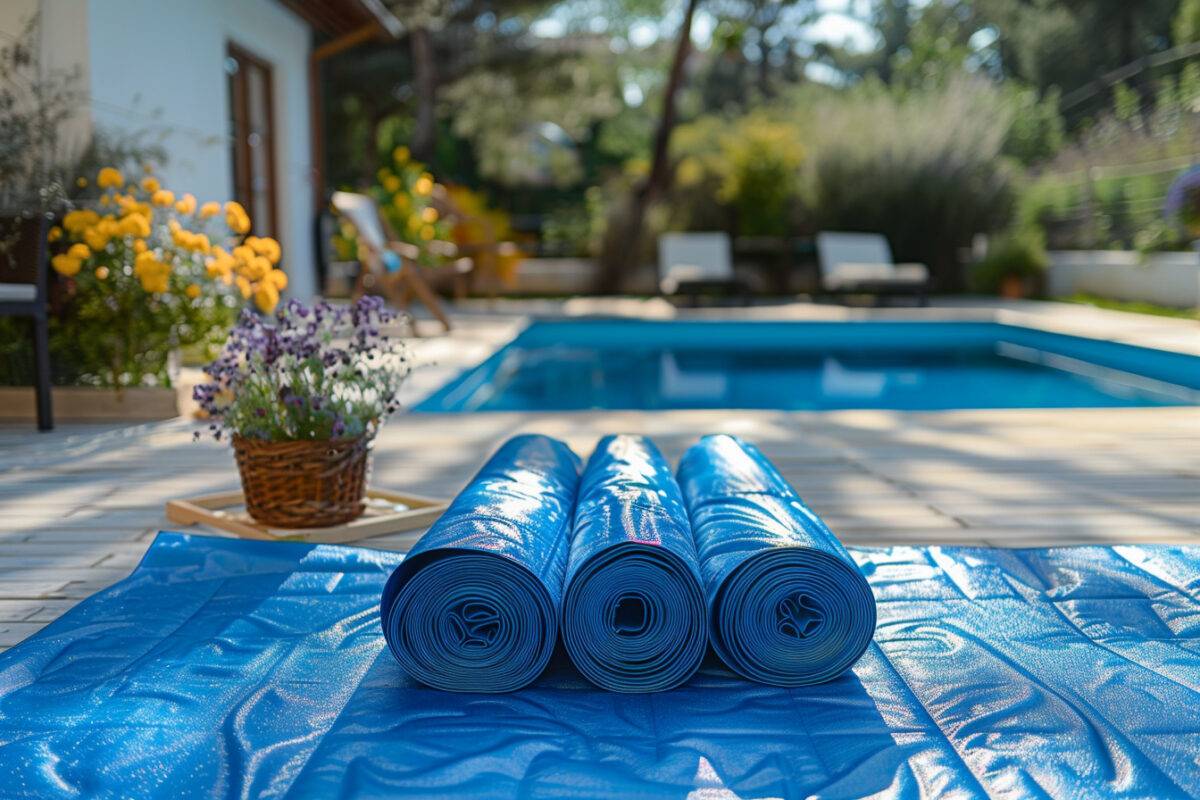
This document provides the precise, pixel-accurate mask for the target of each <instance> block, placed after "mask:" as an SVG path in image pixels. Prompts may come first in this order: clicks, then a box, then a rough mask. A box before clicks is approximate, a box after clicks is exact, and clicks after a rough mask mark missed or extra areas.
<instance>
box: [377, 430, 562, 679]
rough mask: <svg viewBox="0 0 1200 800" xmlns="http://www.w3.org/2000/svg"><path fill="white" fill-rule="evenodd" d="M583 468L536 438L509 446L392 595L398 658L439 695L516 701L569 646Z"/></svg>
mask: <svg viewBox="0 0 1200 800" xmlns="http://www.w3.org/2000/svg"><path fill="white" fill-rule="evenodd" d="M579 467H580V461H579V457H578V456H576V455H575V454H574V453H573V452H571V449H570V448H569V447H567V446H566V445H565V444H563V443H562V442H560V441H557V440H555V439H551V438H549V437H546V436H540V435H535V434H530V435H523V436H517V437H514V438H512V439H510V440H509V441H508V442H506V443H505V444H504V445H503V446H502V447H501V448H500V449H499V450H498V451H496V454H495V455H493V456H492V457H491V459H490V460H489V461H488V462H487V463H486V464H485V465H484V466H483V468H482V469H480V470H479V473H478V474H477V475H476V476H475V477H474V478H473V479H471V482H470V483H469V484H468V485H467V487H466V488H465V489H463V490H462V492H461V493H460V494H459V495H458V497H456V498H455V499H454V502H452V503H451V504H450V507H449V508H448V509H447V510H446V513H445V514H443V515H442V516H441V518H440V519H438V521H437V522H435V523H434V525H433V527H431V528H430V529H429V531H428V532H427V533H426V534H425V535H424V536H422V537H421V539H420V541H418V542H417V544H416V546H415V547H413V549H412V550H410V551H409V553H408V555H407V556H406V557H405V559H404V561H403V562H402V563H401V564H400V566H398V567H397V568H396V570H395V571H394V572H393V573H392V575H391V577H390V578H388V581H387V584H386V586H385V587H384V590H383V602H382V605H381V607H380V616H381V618H382V622H383V635H384V637H385V638H386V639H387V643H388V647H390V648H391V651H392V653H393V654H394V655H395V656H396V659H397V660H398V661H399V662H400V665H401V666H402V667H403V668H404V671H405V672H407V673H408V674H409V675H411V676H412V677H413V678H416V679H417V680H419V681H421V682H422V683H424V684H426V685H428V686H432V687H433V688H435V689H442V690H445V691H451V692H509V691H513V690H516V689H520V688H521V687H523V686H526V685H528V684H529V683H532V682H533V681H534V680H535V679H536V678H537V677H538V675H540V674H541V673H542V670H544V669H545V667H546V664H547V663H548V662H549V660H550V656H551V655H552V654H553V652H554V646H555V643H556V641H557V639H558V620H559V609H560V602H561V598H562V589H563V573H564V571H565V569H566V565H567V546H568V542H567V539H568V534H569V532H570V529H571V514H572V510H573V509H574V506H575V494H576V492H577V490H578V488H579Z"/></svg>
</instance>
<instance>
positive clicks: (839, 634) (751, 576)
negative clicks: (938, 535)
mask: <svg viewBox="0 0 1200 800" xmlns="http://www.w3.org/2000/svg"><path fill="white" fill-rule="evenodd" d="M679 483H680V485H681V486H682V487H683V494H684V498H685V500H686V502H687V507H688V513H689V514H690V515H691V521H692V532H693V534H694V535H695V537H696V549H697V550H698V551H699V554H700V570H701V573H702V574H703V576H704V588H705V592H706V593H707V595H708V614H709V624H710V630H709V639H710V641H711V642H712V645H713V649H714V650H715V651H716V652H717V654H718V655H719V656H720V657H721V659H722V660H723V661H724V662H725V663H726V664H728V665H729V668H730V669H732V670H733V671H734V672H736V673H738V674H739V675H742V676H743V677H746V678H749V679H750V680H755V681H759V682H761V683H767V684H770V685H772V686H806V685H809V684H814V683H823V682H825V681H829V680H833V679H834V678H836V677H838V676H839V675H841V674H842V673H843V672H845V671H846V670H847V669H849V668H850V666H851V665H852V664H854V662H855V661H857V660H858V659H859V657H860V656H861V655H862V654H863V652H864V651H865V650H866V649H867V645H868V644H870V642H871V634H872V633H873V632H874V630H875V613H876V612H875V599H874V598H873V597H872V596H871V588H870V586H868V585H867V582H866V580H865V579H864V578H863V576H862V573H861V572H859V570H858V567H856V566H855V564H854V561H853V560H852V559H851V558H850V554H849V553H847V552H846V548H844V547H842V545H841V543H840V542H839V541H838V540H837V538H836V537H835V536H834V535H833V534H832V533H830V531H829V528H827V527H825V523H824V522H822V521H821V519H820V517H818V516H817V515H816V514H814V513H813V512H812V511H811V510H809V508H808V506H806V505H804V503H803V502H801V500H800V497H799V496H798V495H797V494H796V492H795V491H793V489H792V488H791V486H789V485H788V483H787V481H786V480H784V478H783V476H782V475H780V474H779V471H778V470H776V469H775V467H774V466H773V465H772V464H771V462H770V461H768V460H767V459H766V457H765V456H763V454H762V453H760V452H759V451H758V449H757V448H756V447H754V446H753V445H751V444H747V443H745V442H743V441H741V440H740V439H737V438H735V437H733V436H726V435H718V436H706V437H704V438H703V439H701V440H700V441H699V442H698V443H697V444H695V445H693V446H692V447H691V448H689V449H688V451H687V453H685V454H684V457H683V459H682V460H681V461H680V463H679Z"/></svg>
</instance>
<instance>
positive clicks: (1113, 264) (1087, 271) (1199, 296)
mask: <svg viewBox="0 0 1200 800" xmlns="http://www.w3.org/2000/svg"><path fill="white" fill-rule="evenodd" d="M1077 292H1083V293H1086V294H1093V295H1097V296H1099V297H1105V298H1108V299H1111V300H1135V301H1142V302H1147V303H1156V304H1158V305H1162V306H1170V307H1174V308H1194V307H1196V306H1200V253H1195V252H1186V253H1153V254H1151V255H1149V256H1148V257H1146V258H1145V260H1144V261H1143V260H1141V258H1140V256H1139V255H1138V253H1135V252H1132V251H1129V250H1058V251H1052V252H1051V253H1050V269H1049V271H1048V272H1047V274H1046V293H1047V294H1048V295H1050V296H1052V297H1061V296H1065V295H1071V294H1075V293H1077Z"/></svg>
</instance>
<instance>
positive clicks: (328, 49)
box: [309, 22, 385, 61]
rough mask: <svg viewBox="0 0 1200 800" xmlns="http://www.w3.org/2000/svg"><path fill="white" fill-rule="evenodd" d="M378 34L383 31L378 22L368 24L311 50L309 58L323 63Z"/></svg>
mask: <svg viewBox="0 0 1200 800" xmlns="http://www.w3.org/2000/svg"><path fill="white" fill-rule="evenodd" d="M380 33H385V31H384V30H383V29H382V28H380V27H379V23H378V22H368V23H367V24H366V25H363V26H362V27H360V28H355V29H354V30H352V31H350V32H349V33H346V34H343V35H341V36H339V37H337V38H336V39H334V40H332V41H329V42H326V43H325V44H323V45H321V46H320V47H316V48H313V51H312V53H311V54H310V56H309V57H310V58H312V60H313V61H324V60H325V59H327V58H329V57H330V56H336V55H337V54H338V53H341V52H343V51H346V50H349V49H350V48H351V47H355V46H356V45H359V44H362V43H363V42H365V41H367V40H368V39H374V38H375V37H376V36H378V35H379V34H380Z"/></svg>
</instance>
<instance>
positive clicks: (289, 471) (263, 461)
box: [233, 433, 372, 528]
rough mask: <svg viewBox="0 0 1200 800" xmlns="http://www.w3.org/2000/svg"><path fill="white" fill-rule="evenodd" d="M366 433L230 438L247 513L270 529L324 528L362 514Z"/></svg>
mask: <svg viewBox="0 0 1200 800" xmlns="http://www.w3.org/2000/svg"><path fill="white" fill-rule="evenodd" d="M371 438H372V437H371V434H369V433H367V434H363V435H362V436H359V437H356V438H353V439H335V440H333V441H324V442H303V441H301V442H264V441H259V440H257V439H245V438H242V437H240V436H234V437H233V452H234V455H235V456H236V458H237V464H238V472H240V473H241V476H242V492H243V493H244V495H245V499H246V511H247V512H249V514H250V516H251V517H253V518H254V520H255V521H256V522H258V523H259V524H262V525H267V526H269V527H272V528H325V527H329V526H331V525H341V524H343V523H346V522H350V521H351V520H353V519H356V518H357V517H358V516H359V515H361V514H362V513H363V493H364V492H365V491H366V487H367V457H368V453H369V449H370V445H371Z"/></svg>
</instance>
